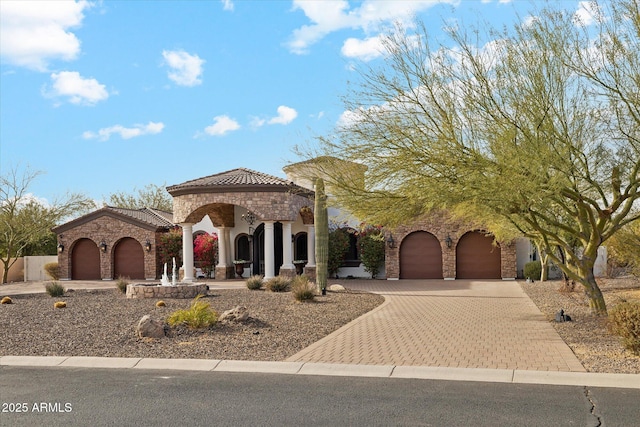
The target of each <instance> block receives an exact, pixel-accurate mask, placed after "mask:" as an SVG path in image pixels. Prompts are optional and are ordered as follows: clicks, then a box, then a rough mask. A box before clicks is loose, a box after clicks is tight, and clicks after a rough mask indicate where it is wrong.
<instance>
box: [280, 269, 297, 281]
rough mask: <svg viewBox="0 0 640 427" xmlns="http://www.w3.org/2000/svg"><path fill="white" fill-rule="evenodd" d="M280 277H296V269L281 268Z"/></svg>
mask: <svg viewBox="0 0 640 427" xmlns="http://www.w3.org/2000/svg"><path fill="white" fill-rule="evenodd" d="M279 275H280V276H282V277H289V278H293V277H296V268H295V267H293V268H287V267H280V273H279Z"/></svg>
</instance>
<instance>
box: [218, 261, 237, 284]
mask: <svg viewBox="0 0 640 427" xmlns="http://www.w3.org/2000/svg"><path fill="white" fill-rule="evenodd" d="M235 277H236V268H235V267H234V266H233V265H227V266H226V267H216V280H228V279H233V278H235Z"/></svg>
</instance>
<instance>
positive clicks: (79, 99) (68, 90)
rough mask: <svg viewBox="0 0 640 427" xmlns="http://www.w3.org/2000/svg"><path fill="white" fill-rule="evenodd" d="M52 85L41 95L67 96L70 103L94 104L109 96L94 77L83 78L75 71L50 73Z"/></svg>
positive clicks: (52, 96)
mask: <svg viewBox="0 0 640 427" xmlns="http://www.w3.org/2000/svg"><path fill="white" fill-rule="evenodd" d="M51 80H52V86H51V88H50V89H48V88H45V89H44V91H43V95H44V96H47V97H51V98H57V97H67V98H68V99H69V102H71V103H72V104H82V105H94V104H96V103H97V102H100V101H104V100H105V99H107V98H109V93H108V92H107V90H106V89H105V86H104V85H103V84H100V83H99V82H98V81H97V80H96V79H93V78H84V77H82V76H81V75H80V73H78V72H77V71H61V72H59V73H53V74H51Z"/></svg>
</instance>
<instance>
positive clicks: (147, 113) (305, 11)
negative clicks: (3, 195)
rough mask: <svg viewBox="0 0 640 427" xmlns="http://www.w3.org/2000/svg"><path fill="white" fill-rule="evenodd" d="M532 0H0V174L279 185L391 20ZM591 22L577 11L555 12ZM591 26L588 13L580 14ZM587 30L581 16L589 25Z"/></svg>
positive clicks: (47, 188)
mask: <svg viewBox="0 0 640 427" xmlns="http://www.w3.org/2000/svg"><path fill="white" fill-rule="evenodd" d="M535 4H536V3H535V2H529V1H519V0H515V1H513V2H511V1H497V0H493V1H480V0H478V1H453V2H446V1H436V0H431V1H418V0H412V1H382V0H376V1H338V0H335V1H310V0H307V1H241V0H235V1H233V0H223V1H219V0H211V1H189V0H183V1H169V0H164V1H112V0H104V1H91V2H87V1H79V2H74V1H59V2H58V1H53V0H47V1H39V2H38V1H35V2H31V1H24V0H21V1H11V0H1V1H0V13H1V22H0V31H1V33H0V43H1V45H0V53H1V65H0V79H1V80H0V168H1V172H2V174H5V173H6V172H7V171H8V170H9V169H10V168H12V167H16V166H17V167H19V168H21V169H24V168H25V167H27V166H29V167H30V168H31V169H33V170H41V171H44V172H45V174H44V175H43V176H40V177H39V178H37V180H36V181H35V182H34V183H33V185H32V186H31V188H30V190H31V193H33V194H34V195H35V196H36V197H39V198H43V199H46V200H53V199H54V198H55V197H56V196H59V195H62V194H64V193H65V192H67V191H72V192H82V193H85V194H86V195H88V196H90V197H92V198H94V199H96V200H103V199H105V198H108V196H109V195H110V194H111V193H114V192H120V191H124V192H132V191H133V190H134V188H138V189H139V188H142V187H144V186H145V185H147V184H150V183H153V184H157V185H162V184H166V185H172V184H178V183H181V182H183V181H186V180H190V179H195V178H199V177H202V176H206V175H211V174H214V173H218V172H222V171H226V170H229V169H233V168H236V167H247V168H251V169H255V170H259V171H261V172H265V173H270V174H273V175H276V176H281V177H284V173H283V172H282V167H283V166H284V165H285V164H287V163H289V162H292V161H298V160H300V159H298V158H296V156H295V154H294V153H293V152H292V147H293V146H295V145H296V144H301V145H305V144H310V143H313V141H314V138H315V137H316V136H318V135H326V134H328V133H329V132H330V131H331V129H332V128H333V127H334V126H335V124H336V122H337V121H338V120H339V118H340V116H341V115H342V114H343V112H344V110H343V107H342V105H341V101H340V96H341V95H343V94H344V93H345V90H346V85H347V81H349V80H357V78H358V75H357V73H356V72H354V71H353V70H354V68H355V67H358V66H360V65H367V64H375V61H383V60H384V59H383V58H381V56H380V55H379V54H378V46H379V45H378V43H377V41H378V36H379V35H380V33H381V31H384V29H385V28H389V26H390V25H391V24H392V23H393V22H394V21H401V22H403V23H404V25H405V26H409V27H410V26H411V25H412V23H413V22H415V19H420V20H423V21H424V22H425V23H426V24H427V27H428V28H429V29H430V31H432V32H433V34H434V35H436V36H437V35H438V34H439V33H440V29H441V27H442V26H443V22H451V20H456V21H462V22H465V23H468V24H477V23H478V19H481V20H482V21H486V22H489V23H491V24H493V25H496V26H501V25H503V24H507V25H509V24H510V23H513V22H514V20H515V19H516V18H517V16H518V15H519V16H520V17H521V18H526V17H527V16H528V10H530V9H531V8H532V5H535ZM562 5H563V6H564V7H566V8H567V9H569V10H576V11H581V13H585V9H584V7H585V3H584V2H579V1H563V2H562ZM587 15H588V14H587ZM585 18H588V16H586V15H585Z"/></svg>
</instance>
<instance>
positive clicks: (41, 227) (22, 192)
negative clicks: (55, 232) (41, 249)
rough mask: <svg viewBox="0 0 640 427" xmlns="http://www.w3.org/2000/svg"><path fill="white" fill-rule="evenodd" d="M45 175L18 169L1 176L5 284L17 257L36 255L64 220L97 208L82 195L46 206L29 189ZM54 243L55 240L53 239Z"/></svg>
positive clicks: (0, 228)
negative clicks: (54, 229) (36, 247)
mask: <svg viewBox="0 0 640 427" xmlns="http://www.w3.org/2000/svg"><path fill="white" fill-rule="evenodd" d="M41 174H42V172H38V171H32V170H29V169H26V170H24V171H22V172H20V171H19V170H18V168H17V167H14V168H12V169H11V170H9V171H8V173H7V174H6V175H2V176H0V262H2V268H3V273H2V282H0V283H5V282H6V281H7V278H8V275H9V269H10V268H11V266H12V265H13V264H14V263H15V262H16V260H17V258H18V257H21V256H23V255H24V254H25V253H26V251H27V250H28V249H29V248H30V247H31V249H30V250H29V252H36V250H35V249H34V248H33V246H35V245H38V244H42V243H43V242H45V244H46V242H47V241H48V240H50V236H51V229H52V228H53V227H55V226H56V225H58V224H60V223H61V222H62V221H63V220H65V219H69V218H71V217H72V216H79V215H82V214H83V213H86V212H87V211H89V210H91V209H94V208H95V204H94V202H93V201H92V200H91V199H89V198H87V197H86V196H84V195H81V194H67V195H66V196H65V197H64V198H62V199H59V200H54V201H52V202H49V203H45V202H43V201H41V200H39V199H37V198H36V197H34V196H33V195H32V194H31V193H29V187H30V186H31V184H32V183H33V181H34V180H35V179H36V178H37V177H38V176H39V175H41ZM54 242H55V240H54Z"/></svg>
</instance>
